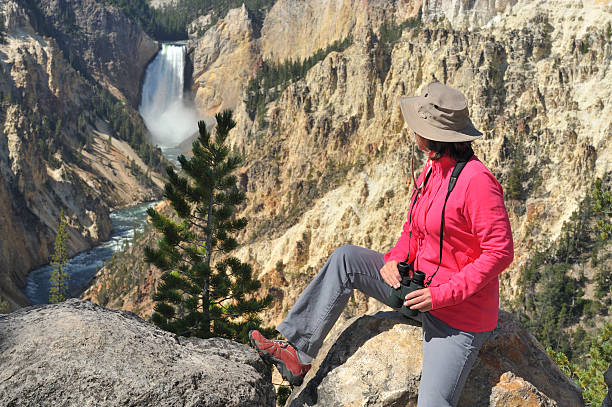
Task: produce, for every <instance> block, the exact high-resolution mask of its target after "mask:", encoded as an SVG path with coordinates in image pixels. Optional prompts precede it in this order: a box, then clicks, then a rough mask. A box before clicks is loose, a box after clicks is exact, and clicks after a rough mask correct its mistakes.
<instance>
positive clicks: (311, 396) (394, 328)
mask: <svg viewBox="0 0 612 407" xmlns="http://www.w3.org/2000/svg"><path fill="white" fill-rule="evenodd" d="M422 336H423V331H422V329H421V327H420V326H419V324H418V323H417V322H414V321H412V320H408V319H406V318H404V317H402V316H401V315H400V314H398V313H397V312H381V313H379V314H377V315H373V316H372V315H364V316H360V317H356V318H353V319H351V320H349V321H347V322H346V324H345V325H344V327H342V329H340V330H338V331H337V333H336V334H332V335H330V336H329V337H328V338H327V340H326V341H325V343H324V344H323V348H322V349H321V352H320V353H319V355H318V357H317V358H316V359H315V360H314V361H313V366H312V368H311V370H310V371H309V372H308V374H307V375H306V377H305V380H304V384H302V386H301V387H300V388H298V389H296V390H295V391H294V392H293V393H292V395H291V397H290V398H289V400H288V402H287V405H288V406H291V407H302V406H324V407H333V406H348V405H350V406H370V407H373V406H380V407H390V406H416V400H417V397H418V388H419V381H420V375H421V367H422V355H421V344H422ZM506 372H510V373H506ZM504 374H505V376H503V375H504ZM519 382H520V384H521V386H522V389H521V390H520V391H518V392H511V391H509V390H512V389H511V388H512V387H513V386H515V385H516V384H518V383H519ZM495 387H497V389H496V390H495V392H494V391H493V389H494V388H495ZM517 390H519V389H517ZM518 393H520V394H518ZM526 394H527V395H529V394H534V397H533V399H532V400H531V401H530V400H529V399H527V400H524V399H523V401H524V403H522V404H516V401H517V400H521V399H522V396H524V395H526ZM508 400H510V401H508ZM534 400H535V401H537V402H538V403H540V404H533V401H534ZM506 401H508V402H506ZM490 403H494V404H493V405H495V406H497V407H501V406H507V407H510V406H513V407H522V406H525V407H526V406H539V405H541V406H557V405H558V406H560V407H563V406H583V405H584V403H583V401H582V394H581V391H580V389H579V388H578V386H577V385H576V384H575V383H574V382H572V381H571V380H570V379H569V378H568V377H567V376H565V375H564V374H563V373H562V372H561V371H560V370H559V369H558V368H557V366H556V365H555V363H554V362H553V361H552V360H551V359H550V358H549V357H548V355H547V353H546V351H545V350H544V349H543V348H542V346H541V345H540V344H539V343H538V342H537V341H536V339H535V338H534V337H533V336H532V335H531V334H530V333H529V332H527V331H525V330H524V329H522V328H521V326H520V324H519V323H518V322H517V321H516V320H515V319H514V318H513V317H512V316H511V315H510V314H508V313H506V312H502V311H500V319H499V323H498V326H497V328H496V329H495V331H494V333H493V335H492V336H491V338H490V340H489V341H488V342H487V343H485V345H484V346H483V348H482V349H481V352H480V353H479V358H478V360H477V361H476V364H475V365H474V367H473V369H472V371H471V373H470V376H469V378H468V381H467V383H466V386H465V388H464V390H463V393H462V396H461V399H460V401H459V406H462V407H468V406H469V407H485V406H489V405H491V404H490ZM530 403H531V404H530Z"/></svg>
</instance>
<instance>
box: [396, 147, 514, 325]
mask: <svg viewBox="0 0 612 407" xmlns="http://www.w3.org/2000/svg"><path fill="white" fill-rule="evenodd" d="M454 166H455V160H454V159H452V158H450V157H448V156H443V157H442V158H440V159H439V160H433V161H428V163H427V164H426V165H425V168H424V170H423V172H422V173H421V174H420V175H419V178H418V179H417V185H421V184H422V183H423V179H424V177H425V174H426V173H427V170H428V169H429V167H431V168H432V169H431V171H432V173H431V175H430V177H429V180H428V181H427V184H426V185H425V189H424V190H423V191H422V192H421V194H422V195H421V196H420V198H419V199H418V201H417V203H416V204H415V206H414V209H413V211H412V238H411V242H410V258H409V260H408V261H409V262H411V261H413V260H414V268H415V270H421V271H423V272H424V273H425V276H426V277H425V281H427V279H428V278H429V276H430V275H432V274H433V273H434V271H435V270H436V268H437V266H438V262H439V261H440V217H441V215H442V205H443V204H444V198H445V197H446V193H447V191H448V182H449V179H450V176H451V173H452V171H453V168H454ZM412 199H414V194H413V198H412ZM411 204H412V201H411ZM444 219H445V220H444V235H443V240H444V244H443V254H442V264H441V265H440V269H439V271H438V273H437V274H436V275H435V276H434V277H433V280H432V282H431V285H430V293H431V301H432V310H431V311H430V313H431V315H433V316H435V317H436V318H438V319H440V320H442V321H444V322H446V323H447V324H448V325H450V326H452V327H454V328H457V329H461V330H465V331H470V332H482V331H489V330H492V329H494V328H495V326H496V325H497V316H498V309H499V279H498V275H499V274H500V273H501V272H502V271H504V270H505V269H506V268H507V267H508V266H509V265H510V263H511V262H512V259H513V257H514V245H513V242H512V231H511V229H510V221H509V219H508V212H507V211H506V206H505V205H504V199H503V192H502V187H501V185H500V184H499V183H498V182H497V180H496V179H495V177H494V176H493V174H491V172H490V171H489V169H488V168H487V167H485V165H484V164H483V163H481V162H480V160H478V158H476V156H475V155H474V156H472V157H471V158H470V160H469V161H468V163H467V164H466V166H465V168H464V169H463V171H462V172H461V174H460V175H459V178H458V180H457V184H456V185H455V188H454V189H453V191H452V192H451V194H450V197H449V198H448V202H447V203H446V210H445V215H444ZM409 232H410V225H409V222H408V221H407V222H406V223H405V224H404V227H403V231H402V234H401V236H400V238H399V239H398V241H397V243H396V244H395V246H394V247H393V248H392V249H391V250H390V251H389V252H388V253H386V254H385V262H388V261H390V260H396V261H398V262H400V261H404V260H406V257H407V254H408V250H409V249H408V247H409V244H408V243H409V242H408V240H409Z"/></svg>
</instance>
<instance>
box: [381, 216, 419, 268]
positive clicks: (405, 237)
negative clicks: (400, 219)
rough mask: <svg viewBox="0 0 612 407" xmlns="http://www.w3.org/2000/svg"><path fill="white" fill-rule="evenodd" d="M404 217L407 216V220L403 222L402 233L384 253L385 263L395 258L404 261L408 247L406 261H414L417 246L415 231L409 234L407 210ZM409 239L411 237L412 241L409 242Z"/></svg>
mask: <svg viewBox="0 0 612 407" xmlns="http://www.w3.org/2000/svg"><path fill="white" fill-rule="evenodd" d="M406 217H407V218H408V220H407V221H406V222H405V223H404V226H403V228H402V234H401V235H400V237H399V239H397V242H396V243H395V246H393V247H392V248H391V250H389V251H388V252H387V253H386V254H385V263H387V262H389V261H391V260H395V261H397V262H398V263H399V262H402V261H405V260H406V257H408V248H409V247H410V258H409V259H408V262H409V263H410V262H412V261H414V257H415V255H416V248H417V242H416V233H413V234H412V236H410V212H408V214H407V215H406ZM410 239H412V242H410V243H409V240H410Z"/></svg>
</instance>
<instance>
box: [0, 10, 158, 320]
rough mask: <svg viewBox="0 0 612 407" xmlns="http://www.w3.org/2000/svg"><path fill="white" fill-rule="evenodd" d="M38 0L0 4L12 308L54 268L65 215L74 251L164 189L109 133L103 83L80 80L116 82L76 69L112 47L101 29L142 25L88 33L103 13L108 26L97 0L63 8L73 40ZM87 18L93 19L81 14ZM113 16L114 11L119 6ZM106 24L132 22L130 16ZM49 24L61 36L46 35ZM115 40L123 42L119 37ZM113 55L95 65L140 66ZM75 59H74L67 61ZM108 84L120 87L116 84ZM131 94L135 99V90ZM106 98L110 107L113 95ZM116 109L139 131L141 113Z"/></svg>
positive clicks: (3, 206)
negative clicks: (113, 213) (36, 277)
mask: <svg viewBox="0 0 612 407" xmlns="http://www.w3.org/2000/svg"><path fill="white" fill-rule="evenodd" d="M34 3H35V2H32V3H31V4H30V3H28V4H27V5H24V4H23V3H22V2H18V1H5V2H2V3H0V18H3V19H4V20H5V22H6V24H5V25H6V27H7V30H6V31H7V36H6V43H5V44H0V217H1V218H2V221H1V222H0V236H2V238H1V239H0V300H1V299H4V301H7V302H8V303H9V304H10V306H11V307H12V308H16V307H18V306H23V305H26V304H27V303H28V300H27V298H26V297H25V296H24V295H23V293H22V292H21V288H23V287H24V286H25V278H26V276H27V273H28V272H29V271H30V270H31V269H33V268H35V267H37V266H40V265H42V264H46V263H48V262H49V258H50V253H51V251H52V249H53V242H54V239H55V230H56V227H57V223H58V220H59V215H60V211H61V210H62V209H63V210H64V214H65V216H66V217H67V219H68V229H69V230H68V232H69V241H68V242H67V248H68V254H69V255H74V254H75V253H77V252H80V251H83V250H86V249H88V248H90V247H91V246H92V245H94V244H96V243H97V242H99V241H102V240H105V239H107V238H108V236H109V235H110V232H111V228H112V225H111V221H110V218H109V212H110V210H111V209H114V208H118V207H124V206H127V205H131V204H135V203H137V202H142V201H148V200H152V199H155V198H158V197H159V196H161V187H163V180H162V177H161V176H160V175H159V173H157V172H156V169H155V168H149V167H148V166H147V165H146V164H145V163H144V162H143V161H142V160H141V159H140V158H139V157H138V154H137V153H136V151H134V149H133V148H132V147H131V146H130V145H128V143H127V142H126V141H125V140H120V139H119V136H118V135H117V134H115V133H114V131H112V129H111V128H110V126H109V124H108V122H107V120H108V119H109V118H108V117H104V113H102V112H103V109H102V107H101V106H100V103H101V101H99V100H97V99H96V95H100V94H101V92H102V91H101V90H100V87H99V86H100V85H99V84H98V83H95V82H93V81H92V80H91V79H90V80H88V79H86V78H85V77H84V75H86V74H87V73H88V72H89V73H92V72H93V73H92V76H96V75H98V73H99V75H100V80H101V81H102V83H110V82H111V80H112V77H111V76H110V74H108V75H109V76H104V75H106V74H103V72H104V71H103V70H101V71H99V72H98V71H96V69H97V68H96V67H95V66H94V65H95V64H94V63H93V62H92V66H91V67H88V66H87V65H86V64H83V65H79V61H88V60H91V61H94V60H96V58H97V53H98V52H101V51H99V50H98V49H97V48H96V47H94V46H93V44H98V46H99V47H103V46H102V44H103V43H105V42H108V41H110V40H109V39H108V38H107V37H106V36H103V35H101V34H100V30H102V28H103V27H106V29H107V30H108V32H107V33H106V34H107V35H110V36H113V35H115V34H113V33H112V32H111V30H113V31H119V32H122V30H123V29H125V30H127V31H130V30H136V27H137V26H135V25H133V24H132V23H129V26H130V27H131V28H130V27H128V28H125V27H124V28H121V27H120V26H119V25H112V26H104V25H101V26H96V27H97V29H95V30H94V29H93V27H90V28H91V29H92V30H93V31H91V32H90V31H88V30H89V29H88V28H87V26H81V25H78V24H77V22H82V20H81V18H84V19H87V18H93V19H96V18H98V17H100V18H101V19H102V20H100V21H98V20H96V21H98V23H100V24H101V23H103V22H104V21H106V20H105V19H106V17H104V16H107V14H105V13H104V10H106V9H104V10H101V9H100V8H99V7H100V6H99V4H98V3H96V2H83V3H82V4H81V3H80V2H69V3H66V2H60V3H62V4H64V6H62V7H64V8H63V9H62V10H63V11H65V12H66V13H68V14H66V15H72V14H70V13H73V14H74V18H75V20H74V24H77V25H73V26H71V27H72V30H73V31H67V32H69V33H70V34H71V35H72V36H73V37H74V38H75V39H74V42H69V40H68V38H69V37H68V36H67V34H66V33H63V32H62V33H60V31H59V30H60V28H62V27H63V28H66V27H65V26H61V27H60V26H57V27H55V26H50V25H48V24H51V23H50V22H49V21H47V20H45V21H46V22H45V21H42V20H40V18H41V17H40V15H39V14H37V13H40V11H36V10H37V9H36V8H33V7H34V6H32V4H34ZM41 3H43V4H44V6H45V7H46V8H45V10H47V12H49V13H51V14H53V13H54V12H55V11H57V10H56V9H55V8H53V7H60V6H59V5H58V4H59V3H58V2H41ZM90 3H91V4H90ZM94 3H95V5H94ZM87 4H89V6H87ZM77 5H79V7H80V6H83V7H85V8H78V7H77ZM54 10H55V11H54ZM113 10H114V9H113ZM89 12H91V13H93V17H91V16H90V17H87V16H85V15H84V14H87V13H89ZM109 13H110V14H109V15H115V14H116V10H114V11H112V12H109ZM113 13H115V14H113ZM77 16H80V17H77ZM57 18H58V17H57V16H55V15H54V16H53V19H51V20H53V21H54V22H56V23H57V24H59V23H58V22H57V21H59V20H57V21H56V20H55V19H57ZM108 18H110V17H108ZM62 21H63V20H62ZM108 21H110V22H111V23H112V22H113V21H114V22H117V23H119V22H121V21H123V23H126V24H127V23H128V21H127V20H125V17H123V20H121V21H115V20H112V19H111V20H108ZM108 21H107V22H108ZM98 23H96V24H98ZM45 24H47V25H45ZM51 27H55V28H54V29H53V30H55V31H53V33H55V34H56V35H57V38H56V37H51V36H48V33H49V30H52V28H51ZM85 32H87V33H89V34H88V35H84V34H83V33H85ZM79 33H80V34H79ZM140 33H141V34H142V31H140ZM126 35H127V34H126ZM77 37H78V38H79V40H78V41H84V42H78V41H77V40H76V38H77ZM133 37H134V36H129V39H132V40H135V38H133ZM70 38H72V37H70ZM107 40H108V41H107ZM114 41H115V42H114V43H115V44H117V43H118V41H119V39H117V38H116V39H115V40H114ZM121 41H123V39H121ZM143 41H144V40H143ZM77 42H78V44H77ZM67 44H69V45H70V48H69V51H67V50H66V48H65V47H66V46H67ZM87 44H89V45H90V47H88V46H86V45H87ZM81 52H82V54H80V53H81ZM124 52H125V53H129V52H132V51H130V50H125V51H124ZM134 52H136V50H134ZM111 54H113V55H108V54H104V56H105V57H101V58H100V60H99V61H98V62H97V63H103V65H104V66H105V67H106V68H107V69H111V68H110V65H112V64H111V59H112V58H115V57H116V58H117V59H118V60H120V62H119V65H120V66H123V65H122V64H124V63H125V64H127V65H130V67H129V70H132V69H133V70H135V69H136V68H135V65H137V61H135V60H133V59H131V58H128V57H127V56H126V55H123V54H122V53H119V52H118V51H116V50H114V51H113V52H112V53H111ZM115 54H117V55H115ZM149 54H150V53H149ZM71 55H72V56H73V57H74V58H76V59H73V60H71V61H70V60H69V58H70V56H71ZM121 55H123V56H121ZM81 58H82V59H81ZM105 58H106V59H105ZM104 61H106V62H104ZM127 65H126V66H127ZM143 66H144V65H143V64H140V68H143ZM77 68H78V69H80V72H79V70H77ZM100 69H102V68H100ZM126 69H128V68H126ZM129 70H128V71H129ZM128 71H125V70H123V69H119V70H118V71H117V72H116V75H119V76H127V77H131V80H133V81H135V82H138V77H134V75H132V74H131V73H130V72H131V71H129V72H128ZM96 72H98V73H96ZM134 72H135V71H134ZM107 73H108V72H107ZM134 74H135V73H134ZM103 77H104V78H107V79H104V78H103ZM122 79H123V78H122ZM132 85H133V83H132ZM109 87H110V88H113V87H116V88H117V89H119V88H120V87H121V86H120V84H119V82H117V83H116V84H111V85H109ZM126 89H127V88H126ZM134 89H135V92H136V94H137V91H138V87H137V86H135V87H134ZM126 92H127V93H130V92H131V91H129V92H128V91H127V90H126ZM96 102H98V103H96ZM105 102H106V103H114V102H113V101H111V102H108V98H107V99H106V100H105ZM119 106H120V103H118V104H117V105H115V106H114V107H113V108H114V110H115V112H117V113H118V112H119V111H120V110H121V109H125V110H126V111H127V112H128V113H126V115H125V117H126V119H125V123H124V124H125V125H126V126H128V127H129V128H130V129H131V131H132V130H133V131H136V129H137V126H138V125H139V122H138V120H140V119H139V118H138V117H137V116H136V114H137V113H136V112H135V111H133V110H131V113H129V112H130V108H129V107H127V106H121V107H119ZM140 123H142V122H140ZM140 125H142V124H140ZM131 134H132V133H131ZM147 173H149V174H150V176H146V174H147ZM149 178H150V179H149Z"/></svg>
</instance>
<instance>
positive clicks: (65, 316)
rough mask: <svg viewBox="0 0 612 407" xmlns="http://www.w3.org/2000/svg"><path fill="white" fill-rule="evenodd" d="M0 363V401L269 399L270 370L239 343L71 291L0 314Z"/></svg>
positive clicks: (236, 402)
mask: <svg viewBox="0 0 612 407" xmlns="http://www.w3.org/2000/svg"><path fill="white" fill-rule="evenodd" d="M0 366H2V369H1V370H0V404H1V405H9V406H16V407H17V406H20V407H21V406H23V407H26V406H32V407H44V406H75V407H76V406H85V405H95V406H178V405H181V406H194V407H195V406H211V407H212V406H218V407H230V406H235V407H238V406H243V407H252V406H262V407H268V406H269V407H273V406H274V405H275V394H274V388H273V386H272V384H271V383H270V369H269V368H268V367H267V366H266V365H265V364H264V363H263V361H262V360H261V358H260V357H259V355H258V354H257V352H255V351H254V350H253V349H251V348H249V347H247V346H246V345H242V344H239V343H236V342H232V341H230V340H226V339H220V338H213V339H206V340H204V339H197V338H184V337H177V336H175V335H173V334H170V333H168V332H165V331H162V330H160V329H158V328H156V327H155V326H153V325H151V324H150V323H148V322H145V321H143V320H142V319H140V318H138V317H137V316H135V315H134V314H132V313H129V312H125V311H112V310H108V309H106V308H102V307H99V306H97V305H95V304H92V303H90V302H88V301H80V300H75V299H71V300H68V301H66V302H64V303H59V304H54V305H46V306H37V307H28V308H24V309H21V310H18V311H16V312H14V313H12V314H8V315H0Z"/></svg>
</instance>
